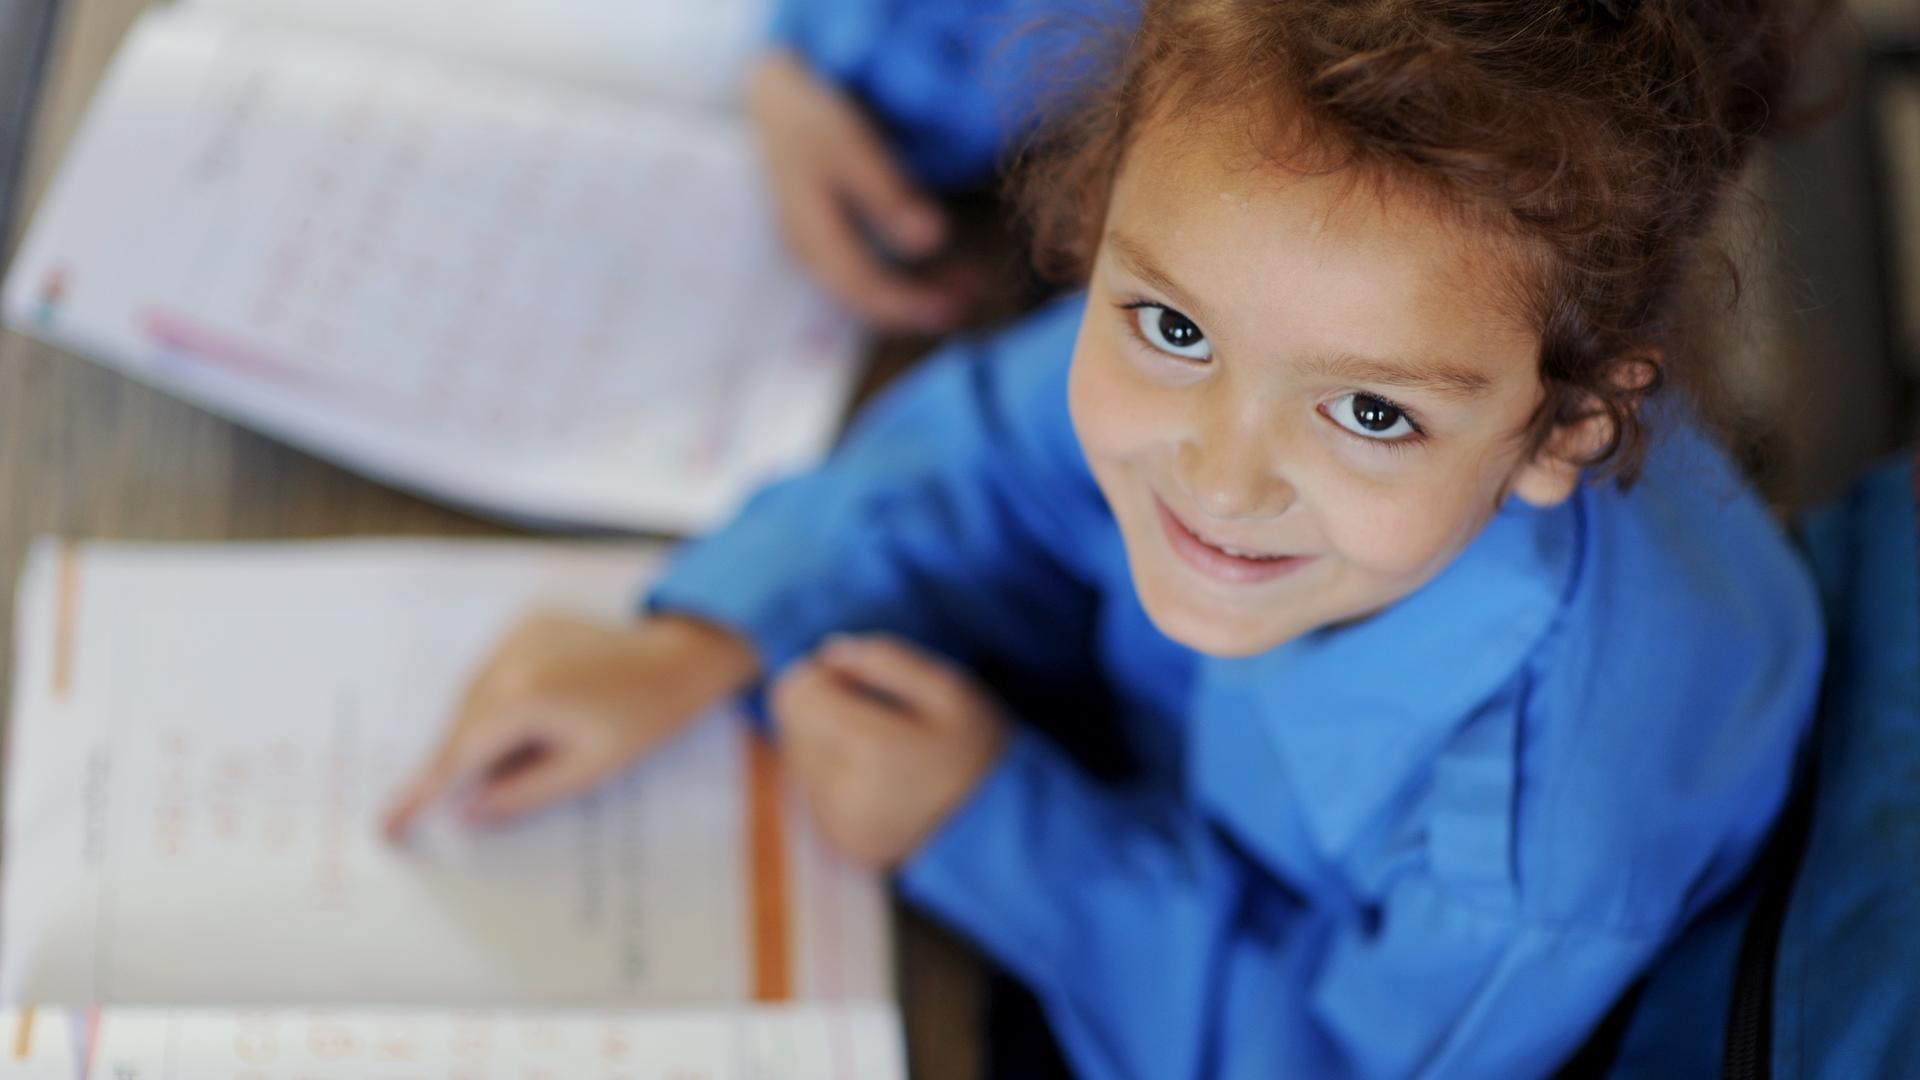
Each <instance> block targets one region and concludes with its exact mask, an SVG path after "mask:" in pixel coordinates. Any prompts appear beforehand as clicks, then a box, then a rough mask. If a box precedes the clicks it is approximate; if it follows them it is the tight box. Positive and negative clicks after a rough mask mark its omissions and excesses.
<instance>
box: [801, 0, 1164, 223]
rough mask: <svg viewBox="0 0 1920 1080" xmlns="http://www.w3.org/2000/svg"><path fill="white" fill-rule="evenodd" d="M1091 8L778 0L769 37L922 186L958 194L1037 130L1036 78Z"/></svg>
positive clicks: (1006, 0)
mask: <svg viewBox="0 0 1920 1080" xmlns="http://www.w3.org/2000/svg"><path fill="white" fill-rule="evenodd" d="M1093 2H1095V0H781V2H780V3H779V5H778V6H777V7H776V8H775V11H774V18H773V25H772V32H771V37H772V40H773V42H774V43H775V44H777V45H781V46H784V47H786V48H789V49H792V50H793V51H794V52H796V53H798V54H799V55H800V56H801V57H802V58H804V59H805V60H806V61H807V64H808V66H809V67H811V68H812V69H813V70H814V72H815V73H816V74H818V75H819V76H821V77H822V78H824V79H826V80H828V81H829V82H832V83H834V84H835V85H838V86H840V87H841V88H842V89H844V90H846V91H847V92H849V93H851V94H852V95H853V96H854V97H856V98H857V99H859V100H860V101H861V102H862V103H863V104H865V105H866V106H867V108H869V109H870V110H871V111H872V113H873V114H874V116H875V117H876V118H877V119H878V120H879V122H880V124H881V126H882V128H883V129H884V130H885V131H886V132H887V134H888V137H889V139H890V141H891V142H892V143H893V145H894V147H895V149H896V150H897V151H898V152H899V154H900V155H901V158H902V160H903V161H904V162H905V164H906V165H907V167H908V168H909V169H910V170H911V171H912V172H913V174H914V175H915V176H916V177H918V178H919V179H920V181H921V182H922V183H924V184H927V185H929V186H931V187H934V188H936V189H943V190H956V189H961V188H967V187H977V186H979V185H982V184H984V183H986V182H988V181H990V180H991V179H992V178H993V174H994V170H995V168H996V167H997V166H998V165H999V164H1000V162H1001V161H1002V159H1003V158H1004V157H1006V156H1007V155H1008V153H1009V152H1010V151H1012V150H1013V149H1014V146H1015V144H1016V143H1017V142H1018V140H1019V138H1020V136H1021V135H1022V134H1024V133H1025V131H1026V130H1027V129H1028V128H1030V127H1031V126H1032V125H1033V123H1034V121H1035V120H1036V118H1037V115H1038V112H1039V110H1040V108H1041V105H1042V102H1043V100H1044V98H1045V96H1046V92H1047V83H1048V82H1049V81H1051V78H1052V76H1051V75H1049V76H1045V77H1043V76H1042V74H1041V73H1042V71H1043V70H1046V69H1049V68H1057V65H1058V61H1059V60H1060V59H1062V58H1066V57H1070V56H1072V55H1074V54H1073V53H1072V52H1071V51H1070V50H1071V47H1072V43H1073V42H1075V41H1076V40H1078V39H1079V38H1081V37H1082V36H1083V35H1084V34H1085V32H1086V28H1087V27H1088V26H1089V25H1092V24H1090V23H1088V22H1087V21H1086V16H1085V15H1084V14H1083V13H1081V12H1080V11H1079V10H1078V9H1079V8H1080V7H1082V6H1085V5H1088V4H1090V3H1093ZM1099 2H1101V3H1103V4H1106V5H1109V6H1113V7H1115V8H1116V9H1119V8H1120V3H1119V0H1099ZM1128 6H1130V5H1128ZM1114 18H1115V16H1113V15H1112V14H1108V15H1107V16H1106V23H1107V24H1108V25H1110V24H1111V23H1112V22H1113V19H1114ZM1120 18H1121V21H1122V22H1123V23H1124V22H1125V21H1126V19H1127V18H1130V16H1121V17H1120ZM1050 60H1051V61H1053V62H1051V63H1049V61H1050Z"/></svg>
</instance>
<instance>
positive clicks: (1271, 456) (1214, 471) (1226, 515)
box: [1173, 426, 1294, 521]
mask: <svg viewBox="0 0 1920 1080" xmlns="http://www.w3.org/2000/svg"><path fill="white" fill-rule="evenodd" d="M1276 456H1277V455H1276V454H1275V453H1274V451H1273V446H1272V443H1271V442H1270V441H1269V440H1266V439H1262V438H1259V437H1257V436H1251V437H1250V436H1249V435H1248V434H1246V433H1237V432H1235V431H1233V430H1232V429H1230V428H1226V427H1224V426H1222V427H1217V428H1212V429H1209V430H1202V431H1201V432H1199V433H1198V434H1197V435H1196V437H1194V438H1192V439H1188V440H1187V441H1185V442H1183V443H1182V444H1181V445H1180V449H1179V451H1178V452H1177V453H1176V454H1175V455H1174V462H1173V473H1174V481H1175V482H1176V483H1178V484H1179V485H1180V487H1181V489H1182V493H1183V494H1185V495H1186V497H1187V498H1188V500H1190V502H1191V505H1192V506H1193V507H1194V509H1196V510H1199V511H1201V512H1202V513H1204V514H1206V515H1207V516H1209V517H1212V518H1217V519H1219V520H1221V521H1229V520H1234V519H1246V518H1270V517H1278V516H1279V515H1280V514H1282V513H1284V512H1285V511H1286V509H1287V508H1288V507H1289V506H1292V505H1293V499H1294V489H1293V485H1291V484H1289V483H1288V482H1287V481H1286V478H1285V477H1283V476H1281V475H1280V470H1279V469H1278V468H1277V467H1276V465H1275V460H1276Z"/></svg>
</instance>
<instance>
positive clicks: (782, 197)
mask: <svg viewBox="0 0 1920 1080" xmlns="http://www.w3.org/2000/svg"><path fill="white" fill-rule="evenodd" d="M747 111H748V113H749V115H750V116H751V117H752V118H753V124H754V128H755V130H756V131H757V132H758V134H759V137H760V148H761V153H762V154H763V155H764V156H765V158H766V163H767V170H768V172H769V174H770V175H771V178H772V182H773V194H774V202H775V205H776V208H777V210H778V213H779V217H780V227H781V231H782V233H783V234H784V235H785V237H786V240H787V246H788V247H789V248H790V249H792V251H793V253H794V255H795V257H797V258H798V259H799V260H800V262H801V263H802V264H803V265H805V266H806V267H807V268H808V269H809V270H811V271H812V272H813V273H814V274H815V275H816V276H817V277H818V278H819V279H820V280H821V282H823V283H824V284H825V285H826V286H827V288H829V289H830V290H832V291H833V293H834V294H835V295H837V296H838V297H839V298H840V299H841V300H842V301H844V302H845V303H847V304H848V305H850V306H852V307H853V309H854V310H856V311H858V312H859V313H860V314H861V315H863V316H865V317H866V318H868V319H870V320H872V321H873V322H875V323H877V324H879V325H882V326H885V327H889V328H895V329H906V330H918V331H923V332H928V333H939V332H943V331H946V330H950V329H952V328H953V327H954V326H955V325H956V324H958V323H959V321H960V319H961V317H962V316H963V315H965V314H966V309H967V307H968V306H969V304H970V303H971V300H972V295H971V294H972V293H973V292H975V291H977V290H976V289H974V287H973V284H972V283H971V282H970V281H969V280H968V279H966V278H964V277H959V276H953V275H949V276H948V277H946V278H933V279H929V280H920V279H916V278H910V277H908V276H906V275H905V274H903V273H901V272H899V271H897V270H895V269H893V268H891V267H889V266H888V264H887V260H886V259H885V258H884V257H883V256H882V255H881V253H880V252H879V251H878V250H876V249H875V247H874V245H873V244H872V243H870V242H869V241H868V240H867V239H866V238H865V237H864V236H863V235H862V233H861V228H860V225H859V224H858V223H857V222H856V218H857V219H858V221H862V222H865V223H866V226H867V227H868V229H870V230H871V231H872V232H873V233H874V234H875V235H876V238H877V239H878V240H879V241H880V242H881V243H883V244H884V245H885V246H886V247H887V248H890V249H891V250H892V251H893V252H894V253H895V254H896V255H897V256H899V257H900V259H902V260H914V261H917V260H922V259H926V258H928V257H931V256H933V255H935V254H937V253H938V252H939V250H940V249H941V247H942V245H943V244H945V242H946V235H947V219H946V216H945V215H944V214H943V213H942V212H941V209H940V207H939V206H938V205H937V204H936V203H934V202H933V200H931V199H929V198H927V196H925V195H924V194H922V193H921V192H919V191H918V190H916V189H915V188H914V186H913V184H912V182H911V181H909V180H908V179H907V176H906V174H905V173H904V172H903V171H902V170H901V168H900V166H899V164H898V163H896V162H895V161H894V159H893V155H892V153H891V152H890V151H889V150H888V149H887V145H886V143H885V141H884V140H883V139H882V138H881V136H880V133H879V132H878V131H876V130H875V129H874V127H873V125H872V124H871V123H870V122H869V121H868V120H867V118H866V116H864V115H863V114H862V113H861V111H860V109H859V108H858V107H857V106H856V105H855V104H854V103H853V102H852V101H851V100H849V99H848V98H847V97H846V95H844V94H842V93H841V92H840V91H838V90H836V89H835V88H833V87H831V86H829V85H827V84H825V83H823V82H821V81H820V80H818V79H816V78H815V77H814V76H813V73H812V72H810V71H808V70H807V66H806V64H805V63H804V62H803V61H802V60H801V59H800V58H799V57H797V56H795V55H794V54H792V53H790V52H784V51H778V52H774V53H771V54H769V55H768V56H767V57H766V59H764V60H762V61H761V62H760V64H759V66H758V67H757V68H756V69H755V70H754V72H753V74H752V76H751V77H750V79H749V81H748V84H747Z"/></svg>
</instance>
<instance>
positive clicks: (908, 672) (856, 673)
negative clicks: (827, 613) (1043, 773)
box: [817, 634, 972, 718]
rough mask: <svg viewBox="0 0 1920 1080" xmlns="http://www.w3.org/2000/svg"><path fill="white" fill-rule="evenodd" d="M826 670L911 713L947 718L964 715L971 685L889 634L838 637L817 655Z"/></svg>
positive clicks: (949, 667)
mask: <svg viewBox="0 0 1920 1080" xmlns="http://www.w3.org/2000/svg"><path fill="white" fill-rule="evenodd" d="M817 656H818V658H819V661H820V663H821V664H822V665H824V666H826V667H828V668H831V669H832V670H833V671H835V672H837V673H838V674H840V675H841V676H842V677H843V678H846V679H849V680H851V681H853V682H855V683H858V684H860V685H861V686H864V687H867V688H868V689H870V690H873V691H877V692H879V693H880V694H881V695H884V696H885V697H888V698H892V699H894V700H895V701H898V702H900V703H901V704H902V705H903V706H904V707H905V708H906V709H907V711H909V712H912V713H914V714H916V715H920V716H926V717H933V718H939V717H945V716H950V715H952V714H953V713H954V712H955V711H957V710H960V709H964V708H966V707H967V706H968V704H969V703H970V700H971V697H972V683H971V681H970V680H969V679H968V678H967V677H966V676H965V675H962V674H961V673H960V672H959V671H958V670H956V669H955V668H954V667H953V666H952V665H951V664H949V663H947V662H946V661H945V660H942V659H940V658H939V657H936V656H934V655H933V654H932V653H929V652H927V651H925V650H923V649H919V648H916V647H915V646H912V645H909V644H907V643H906V642H904V641H902V640H900V639H899V638H896V637H892V636H890V635H886V634H863V635H858V636H855V635H836V636H834V637H833V638H830V639H829V640H828V641H827V643H826V644H825V645H824V646H823V647H822V648H821V649H820V651H819V653H818V654H817Z"/></svg>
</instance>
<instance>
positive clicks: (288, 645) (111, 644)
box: [0, 542, 891, 1006]
mask: <svg viewBox="0 0 1920 1080" xmlns="http://www.w3.org/2000/svg"><path fill="white" fill-rule="evenodd" d="M652 565H653V559H652V558H651V557H649V556H644V555H636V554H634V553H633V552H630V551H629V552H618V551H606V550H600V549H592V548H588V549H578V548H567V547H552V548H548V547H539V546H534V545H525V544H522V545H487V544H465V545H462V544H455V543H411V544H409V543H399V542H393V543H375V542H331V543H313V544H286V545H253V546H244V545H236V546H212V547H191V546H183V547H139V546H87V547H81V548H78V549H56V548H54V547H52V546H50V545H47V544H42V545H41V546H39V547H37V548H36V549H35V551H34V553H33V556H32V558H31V560H30V567H29V571H28V573H27V575H26V577H25V578H24V580H23V581H22V586H21V592H20V608H19V620H18V628H17V637H18V640H19V642H20V651H19V656H18V661H17V664H16V667H15V676H14V686H15V694H14V708H13V729H12V733H11V734H12V742H11V750H10V755H9V756H10V762H9V772H8V778H7V786H6V821H5V829H6V832H5V840H6V849H5V872H4V875H0V996H4V999H5V1000H6V1001H7V1002H30V1003H39V1004H67V1005H81V1004H90V1003H105V1004H119V1003H131V1004H141V1005H174V1004H208V1005H218V1004H221V1003H232V1002H248V1003H257V1004H264V1003H273V1002H283V1003H294V1004H316V1003H339V1004H343V1005H368V1004H374V1005H388V1004H406V1005H426V1006H444V1005H462V1004H502V1003H620V1002H632V1003H649V1004H655V1003H668V1002H696V1003H727V1002H740V1001H746V1000H781V999H788V998H791V999H799V1000H830V1001H845V1000H874V1001H886V1000H890V998H891V991H890V986H891V968H890V964H891V946H890V940H891V939H890V927H889V922H888V911H887V907H886V903H885V897H884V894H883V891H882V889H881V887H880V884H879V882H878V880H877V879H876V878H874V877H873V876H872V875H869V874H864V873H859V872H855V871H854V870H852V869H850V868H849V867H847V866H846V865H844V864H842V863H841V862H839V861H838V860H837V859H835V858H834V857H832V856H831V855H830V854H829V853H828V852H826V851H825V850H824V849H823V848H822V847H821V845H820V843H819V841H818V839H817V838H816V837H815V835H814V834H813V833H812V831H811V830H810V829H808V828H807V826H806V822H805V820H804V818H803V816H802V815H801V813H800V811H799V805H798V803H797V801H795V798H796V797H795V795H794V793H793V792H792V791H790V790H787V789H785V788H784V787H782V786H781V785H780V784H778V783H777V782H774V783H772V784H756V783H750V782H749V771H750V770H752V769H755V768H756V767H757V766H765V765H766V764H767V763H768V762H770V761H771V760H772V759H771V756H770V754H768V752H767V751H766V750H765V749H764V747H759V748H758V750H757V751H756V750H755V749H754V748H755V747H757V746H758V741H757V740H754V739H752V738H751V737H749V736H748V734H747V732H746V727H745V725H744V724H743V723H742V722H741V721H740V719H739V718H738V717H737V716H735V715H733V714H732V713H731V712H722V713H718V714H715V715H713V716H710V717H707V718H705V719H704V720H702V721H700V722H698V723H697V724H696V725H695V726H694V727H693V728H691V729H690V730H689V732H688V733H687V734H685V735H684V736H682V737H681V738H679V739H678V740H676V741H675V742H673V743H670V744H668V745H667V746H666V747H664V748H662V749H661V750H660V751H658V752H657V753H656V754H655V755H653V756H651V757H649V758H648V759H647V760H646V761H645V762H643V763H642V764H641V765H640V766H639V767H638V768H636V769H634V770H632V771H630V772H629V773H627V774H625V775H624V776H623V777H621V778H619V779H618V780H616V781H615V782H614V783H612V784H610V785H608V786H606V787H604V788H602V789H601V790H600V791H598V792H597V793H595V794H593V795H590V796H588V797H586V798H584V799H582V800H578V801H575V802H572V803H569V804H566V805H564V806H562V807H560V808H558V809H555V810H552V811H550V812H547V813H545V814H542V815H540V816H537V817H535V818H533V819H531V820H528V821H525V822H524V823H521V824H518V825H515V826H511V827H508V828H504V829H499V830H488V831H473V830H468V829H463V828H457V827H455V826H454V825H453V824H452V823H451V822H446V821H440V822H426V823H423V825H424V827H423V828H422V829H421V830H420V831H419V834H418V835H417V836H416V837H415V839H414V840H413V842H411V843H409V844H408V845H406V846H405V847H394V846H390V845H389V844H387V843H386V842H385V841H384V840H383V839H382V838H381V836H380V835H379V830H378V827H377V823H378V820H379V814H380V811H381V809H382V808H383V807H384V806H385V805H386V803H387V801H388V800H389V798H390V796H391V794H392V792H393V791H394V789H395V788H396V787H397V785H398V784H399V783H400V782H401V781H402V780H403V779H404V777H405V776H406V775H407V774H408V773H410V772H411V770H412V769H413V768H414V767H415V766H416V765H417V764H418V763H419V762H420V761H422V760H423V758H424V756H425V754H426V753H427V751H428V749H429V748H430V747H431V746H432V745H433V744H434V743H435V742H436V741H437V740H438V738H439V736H440V735H441V733H442V732H443V730H444V728H445V724H446V722H447V720H448V718H449V714H450V712H451V710H452V708H453V706H454V703H455V700H456V698H457V695H458V694H459V692H460V691H461V689H462V687H463V685H464V683H465V681H466V679H467V678H468V677H469V676H470V675H471V674H472V672H473V671H474V669H475V666H476V665H477V663H478V662H479V660H480V659H481V658H482V657H483V656H484V654H485V652H486V651H487V649H489V648H490V647H491V645H492V644H493V643H494V641H495V640H496V639H497V638H498V636H499V635H500V634H501V633H502V631H503V630H504V629H505V628H506V627H507V626H508V625H509V624H510V623H511V622H512V621H513V619H514V618H515V617H516V616H517V615H518V614H520V613H523V612H525V611H527V610H529V609H530V608H534V607H544V608H554V607H558V608H560V609H563V610H579V611H584V612H593V613H599V614H603V615H608V616H618V614H619V613H620V612H621V611H622V610H623V609H624V608H625V605H626V604H627V602H628V601H629V599H630V598H631V597H632V595H633V590H634V588H635V586H636V584H637V583H638V582H640V581H641V580H642V579H643V578H644V576H645V575H644V571H645V570H646V569H647V568H648V567H650V566H652ZM755 754H757V755H758V756H757V757H751V755H755ZM767 778H770V775H769V777H763V779H767ZM755 830H759V831H757V832H756V831H755ZM756 837H758V838H760V840H766V841H769V842H768V843H765V844H761V843H758V842H756ZM769 849H770V853H767V852H768V851H769ZM769 915H770V920H769V919H768V918H767V917H768V916H769ZM763 928H764V929H763Z"/></svg>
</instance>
